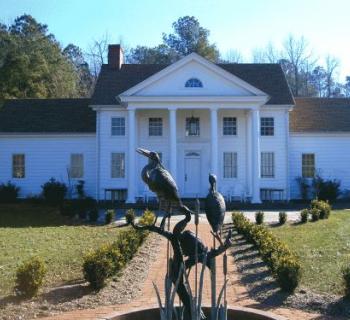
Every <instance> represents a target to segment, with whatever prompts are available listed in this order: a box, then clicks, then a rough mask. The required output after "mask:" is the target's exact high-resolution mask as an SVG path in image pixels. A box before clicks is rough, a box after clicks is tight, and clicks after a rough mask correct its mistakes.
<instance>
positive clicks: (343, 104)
mask: <svg viewBox="0 0 350 320" xmlns="http://www.w3.org/2000/svg"><path fill="white" fill-rule="evenodd" d="M295 103H296V104H295V107H294V109H293V111H292V112H291V113H290V122H289V129H290V131H291V132H329V133H331V132H350V99H345V98H295Z"/></svg>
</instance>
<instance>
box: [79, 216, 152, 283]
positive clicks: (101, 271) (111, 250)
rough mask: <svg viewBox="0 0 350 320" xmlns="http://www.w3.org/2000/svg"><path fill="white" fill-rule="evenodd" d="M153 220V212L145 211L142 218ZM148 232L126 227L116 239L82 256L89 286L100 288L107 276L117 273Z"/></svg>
mask: <svg viewBox="0 0 350 320" xmlns="http://www.w3.org/2000/svg"><path fill="white" fill-rule="evenodd" d="M151 216H152V220H154V214H153V213H151V212H147V211H146V212H145V214H144V216H143V218H144V219H145V220H146V221H150V219H151V218H150V217H151ZM147 234H148V232H145V231H139V230H135V229H129V228H128V229H127V230H122V231H120V232H119V234H118V236H117V239H116V241H114V242H113V243H111V244H106V245H103V246H101V247H100V248H98V249H96V250H94V251H92V252H89V253H88V254H86V255H85V257H84V262H83V273H84V278H85V280H86V281H88V282H89V283H90V286H91V287H92V288H93V289H95V290H98V289H100V288H102V287H103V286H104V285H105V283H106V280H107V278H109V277H111V276H113V275H115V274H117V273H118V272H119V271H120V270H122V268H123V267H124V266H125V265H126V263H127V262H128V261H129V260H130V259H131V258H132V257H133V256H134V254H135V253H136V252H137V250H138V248H139V247H140V245H141V244H142V242H143V241H144V239H145V237H146V236H147Z"/></svg>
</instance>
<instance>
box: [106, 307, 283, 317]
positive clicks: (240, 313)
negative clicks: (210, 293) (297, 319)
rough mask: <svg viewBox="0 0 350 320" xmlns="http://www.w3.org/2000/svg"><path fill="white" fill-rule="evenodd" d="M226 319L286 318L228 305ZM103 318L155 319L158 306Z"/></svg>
mask: <svg viewBox="0 0 350 320" xmlns="http://www.w3.org/2000/svg"><path fill="white" fill-rule="evenodd" d="M209 310H210V308H209V307H203V311H204V313H205V314H207V315H208V314H209ZM227 311H228V312H227V315H228V319H234V320H286V318H284V317H281V316H277V315H274V314H272V313H270V312H265V311H260V310H256V309H252V308H245V307H230V308H229V309H228V310H227ZM104 319H105V320H157V319H159V309H158V308H150V309H148V308H139V309H135V310H132V311H129V312H119V313H118V312H117V313H115V314H113V315H111V316H110V317H106V318H104Z"/></svg>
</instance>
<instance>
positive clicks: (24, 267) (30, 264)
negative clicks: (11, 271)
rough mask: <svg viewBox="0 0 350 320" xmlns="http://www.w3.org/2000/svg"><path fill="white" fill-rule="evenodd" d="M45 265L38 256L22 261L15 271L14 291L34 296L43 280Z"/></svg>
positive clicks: (26, 295)
mask: <svg viewBox="0 0 350 320" xmlns="http://www.w3.org/2000/svg"><path fill="white" fill-rule="evenodd" d="M45 274H46V266H45V263H44V261H43V260H42V259H41V258H39V257H33V258H31V259H29V260H27V261H25V262H23V263H22V264H21V265H20V266H19V267H18V269H17V271H16V286H15V291H16V293H17V294H18V295H23V296H25V297H28V298H30V297H33V296H35V295H36V294H37V293H38V291H39V288H40V287H41V286H42V284H43V282H44V277H45Z"/></svg>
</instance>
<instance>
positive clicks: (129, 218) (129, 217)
mask: <svg viewBox="0 0 350 320" xmlns="http://www.w3.org/2000/svg"><path fill="white" fill-rule="evenodd" d="M125 221H126V223H127V224H130V223H132V222H134V221H135V211H134V210H133V209H129V210H127V211H126V213H125Z"/></svg>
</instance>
